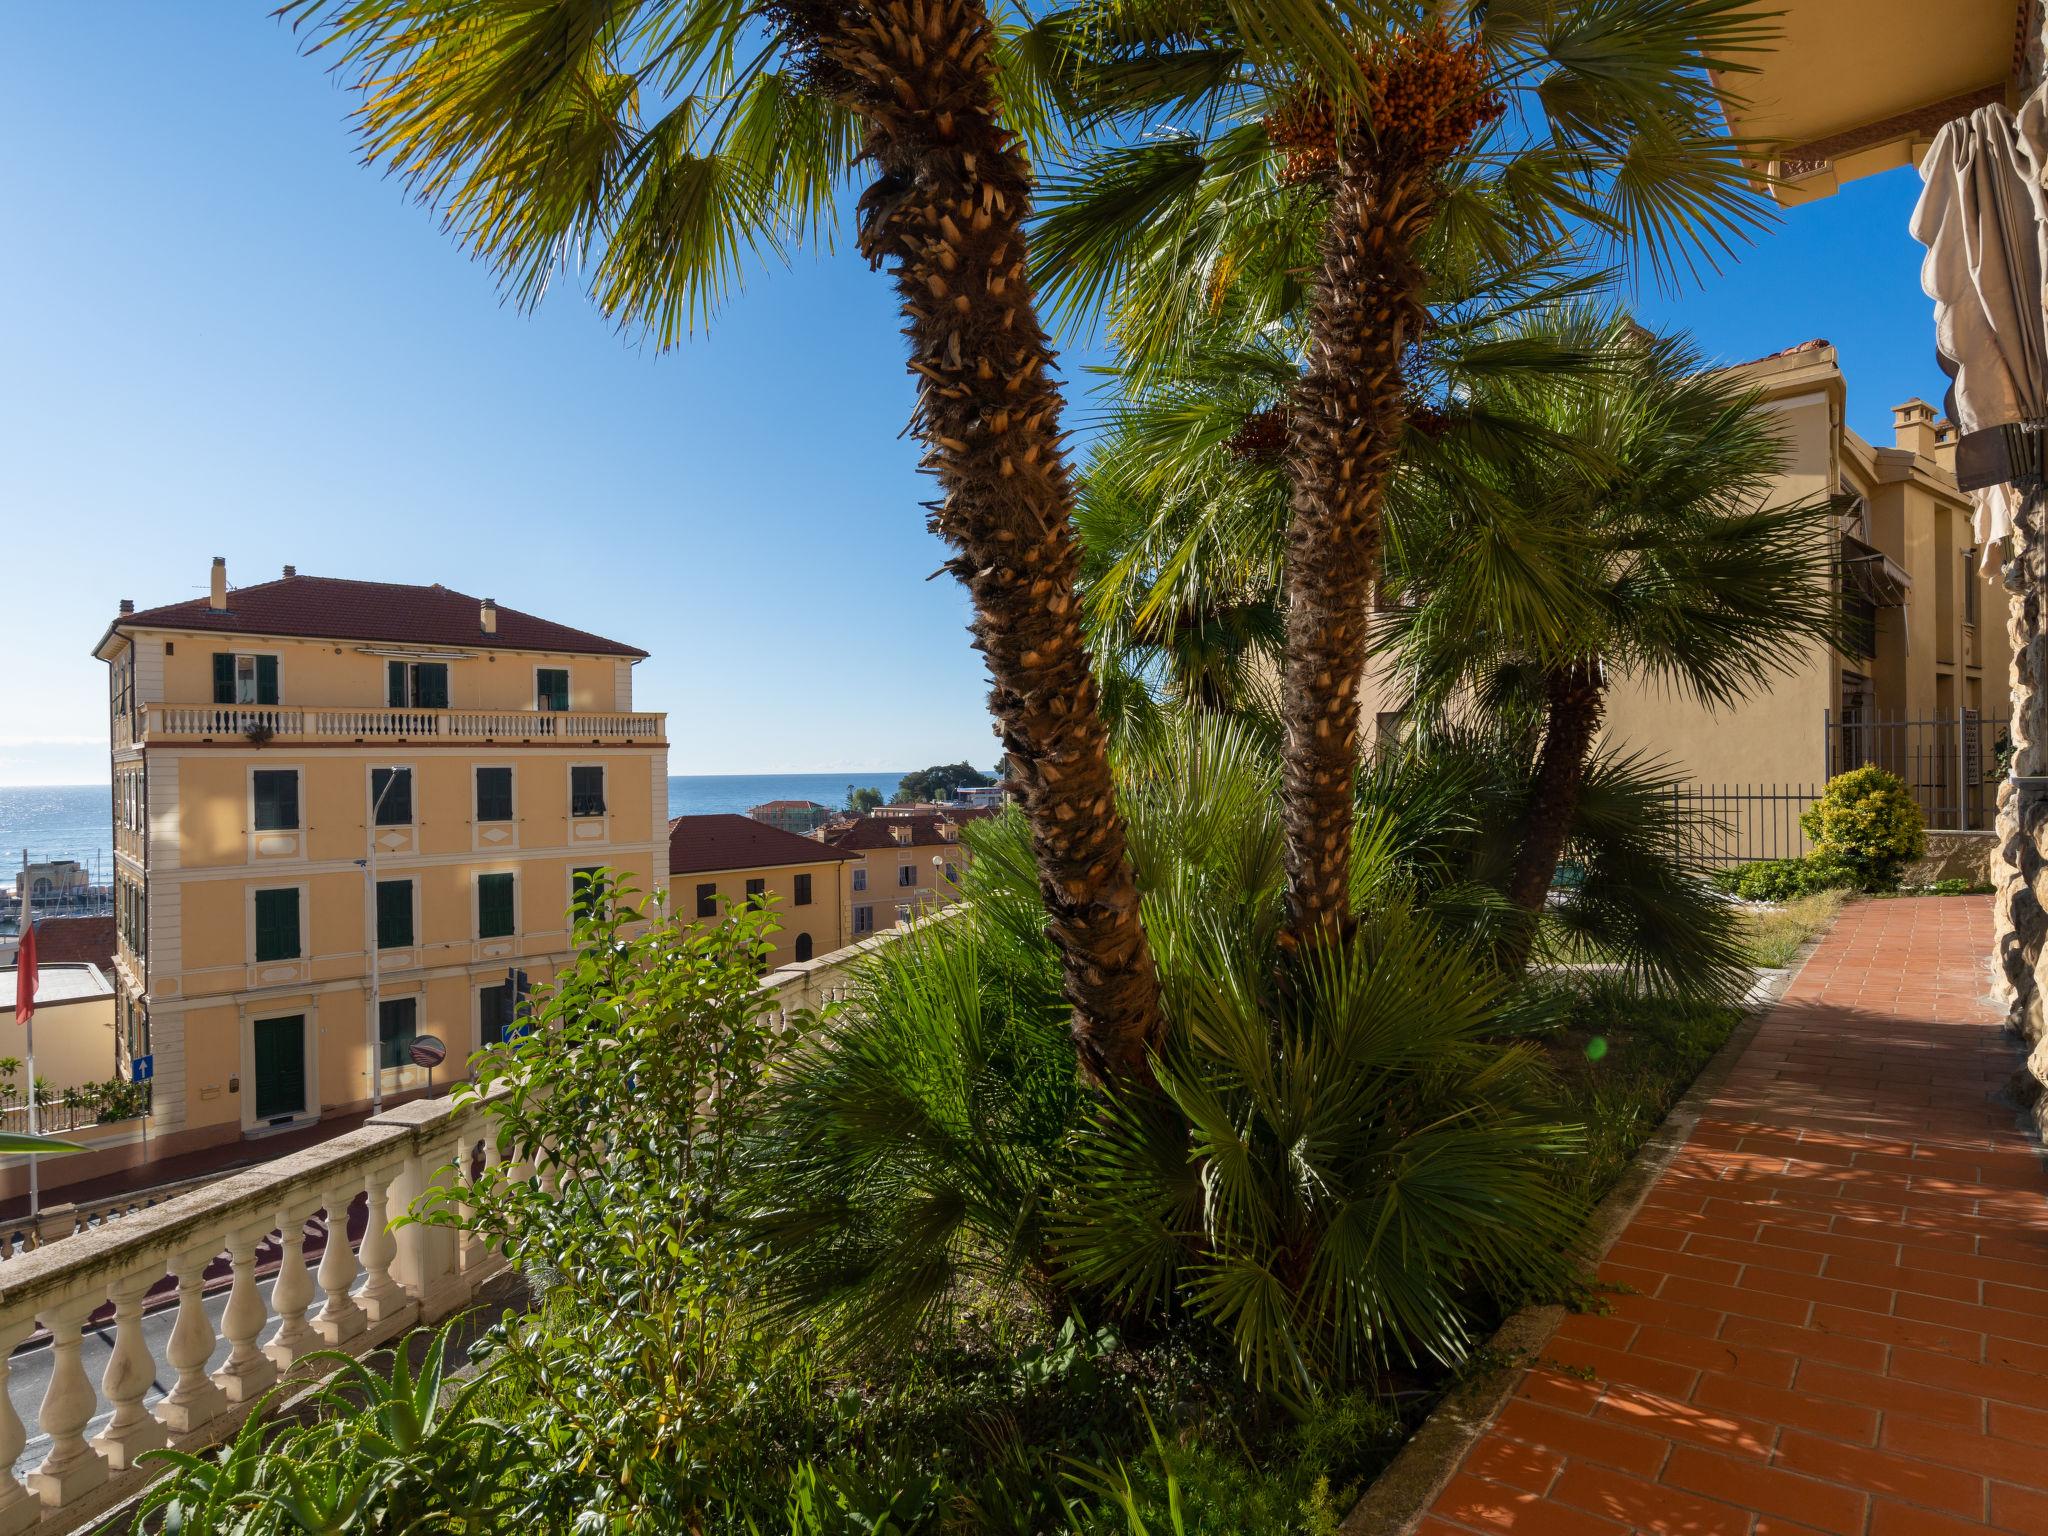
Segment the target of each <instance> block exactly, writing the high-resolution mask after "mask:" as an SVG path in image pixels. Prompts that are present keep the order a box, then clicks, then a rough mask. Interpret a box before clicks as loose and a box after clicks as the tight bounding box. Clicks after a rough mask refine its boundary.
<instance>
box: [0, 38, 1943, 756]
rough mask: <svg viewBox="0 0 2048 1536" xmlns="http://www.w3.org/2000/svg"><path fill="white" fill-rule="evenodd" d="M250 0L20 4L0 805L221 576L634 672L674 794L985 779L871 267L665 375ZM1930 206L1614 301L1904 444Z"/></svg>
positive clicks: (1922, 384)
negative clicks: (346, 593) (1811, 361)
mask: <svg viewBox="0 0 2048 1536" xmlns="http://www.w3.org/2000/svg"><path fill="white" fill-rule="evenodd" d="M267 10H268V5H267V4H265V3H257V4H252V5H249V6H247V7H240V8H237V7H230V6H226V5H209V6H204V7H184V6H166V5H162V4H149V3H116V0H101V3H98V4H95V5H93V6H90V7H78V6H30V7H23V8H20V9H18V10H17V11H16V12H14V13H13V14H12V15H10V18H9V27H10V32H9V36H10V49H9V53H10V58H11V60H12V62H13V64H14V68H13V69H12V70H10V72H9V75H10V78H9V81H8V89H7V90H6V91H5V92H0V145H5V146H6V150H5V152H4V153H0V208H4V209H6V211H7V212H6V229H7V238H6V239H5V240H0V571H4V572H5V574H6V578H7V579H6V583H5V588H6V591H7V594H8V602H7V604H6V610H7V620H6V622H5V630H4V632H5V633H6V635H7V638H6V639H5V640H4V641H0V656H5V657H7V658H8V659H9V665H8V666H7V669H6V671H7V676H8V678H9V679H10V688H9V692H8V698H7V701H6V707H5V713H4V714H0V784H53V783H86V782H93V781H98V780H103V779H104V777H105V774H106V747H105V742H106V713H105V693H104V683H103V680H102V672H103V669H102V667H101V665H100V664H99V663H98V662H95V661H93V660H92V659H91V657H90V655H89V652H90V649H91V647H92V645H93V643H94V641H96V640H97V639H98V637H99V635H100V633H101V631H102V629H103V628H104V626H105V624H106V621H107V618H108V616H109V615H110V614H111V613H112V611H113V609H114V605H115V603H116V601H117V600H118V599H120V598H122V597H132V598H134V599H136V600H137V602H138V603H139V604H141V605H143V606H148V605H151V604H155V603H160V602H171V601H176V600H179V599H181V598H186V597H191V596H194V595H196V594H198V593H199V592H201V591H203V590H204V585H205V581H206V567H207V562H208V560H209V558H210V557H211V556H213V555H216V554H220V555H225V556H226V557H227V559H228V569H229V573H230V575H231V577H232V578H233V579H235V580H236V581H238V582H253V581H257V580H264V579H268V578H270V577H272V576H275V575H276V574H277V573H278V570H279V568H280V567H281V566H282V565H284V564H285V563H287V562H289V563H292V564H296V565H297V566H298V567H299V569H300V570H302V571H307V572H314V573H318V574H323V575H337V576H356V577H363V578H370V579H384V580H391V579H397V580H418V581H439V582H442V583H444V584H446V585H448V586H451V587H456V588H459V589H461V590H464V591H468V592H473V593H476V594H478V595H485V594H488V595H491V596H495V597H497V598H498V599H499V600H500V601H501V602H504V603H507V604H510V605H512V606H514V607H520V608H526V609H530V610H533V611H537V612H540V613H543V614H545V615H546V616H548V617H550V618H554V619H559V620H561V621H563V622H566V623H570V624H576V625H579V626H582V627H585V628H589V629H593V630H596V631H598V632H600V633H604V634H609V635H612V636H614V637H616V638H619V639H622V640H626V641H630V642H632V643H634V644H637V645H640V646H642V647H643V648H645V649H646V650H648V651H650V652H652V653H653V659H652V660H651V661H649V662H647V663H645V664H643V666H642V667H641V670H640V674H639V702H640V705H641V707H642V708H646V709H661V710H666V711H668V713H669V716H670V730H669V734H670V738H671V740H672V742H673V743H674V745H673V748H672V750H671V754H670V764H671V769H672V771H674V772H677V773H738V772H771V771H803V770H836V769H903V768H910V767H915V766H921V765H923V764H926V763H929V762H936V761H950V760H954V759H957V758H960V757H962V756H966V757H969V758H971V759H972V760H974V761H976V762H980V763H984V764H985V763H987V762H990V761H992V760H993V759H994V757H995V756H996V754H997V752H998V750H999V749H998V747H997V744H996V742H995V740H994V738H993V736H992V734H991V732H990V728H989V723H988V719H987V716H986V713H985V709H984V703H983V700H984V695H985V692H986V684H985V682H984V679H983V676H982V672H981V667H980V659H979V656H978V655H977V654H976V653H975V652H972V651H970V650H969V649H968V645H967V635H966V632H965V625H966V620H967V608H966V603H965V601H964V599H963V598H962V596H961V594H960V592H959V590H958V588H957V587H956V585H955V584H954V583H953V582H952V580H951V579H950V578H947V577H942V578H940V579H939V580H937V581H927V580H926V579H925V578H926V577H927V576H928V575H929V574H930V573H931V572H932V571H934V570H936V569H937V568H938V566H939V563H940V561H941V560H942V559H943V558H944V550H943V548H942V547H941V546H940V544H939V543H938V541H936V540H935V539H933V538H932V537H931V536H930V535H929V534H928V533H926V532H925V530H924V514H923V512H922V510H921V509H920V508H919V506H918V502H919V501H920V500H921V499H922V498H924V497H925V496H927V495H929V494H930V492H929V490H928V489H927V487H926V484H925V482H924V481H923V480H922V479H921V477H919V476H918V474H917V473H916V452H915V449H914V447H913V446H912V445H911V444H910V443H909V442H907V441H905V440H902V439H901V438H900V437H899V433H900V432H901V430H902V428H903V424H904V422H905V420H906V419H907V416H908V413H909V410H910V404H911V390H910V387H909V383H908V381H907V377H906V375H905V373H904V370H903V367H902V364H901V361H900V359H901V356H902V342H901V339H900V337H899V335H898V323H899V322H898V320H897V319H896V316H895V315H894V313H893V311H892V305H891V302H890V295H889V290H888V285H887V283H886V281H885V280H884V279H883V278H882V277H880V276H878V275H876V274H872V273H870V272H869V271H868V270H867V269H866V266H865V264H863V263H862V262H860V261H859V260H858V259H857V258H854V257H852V256H850V255H848V254H846V253H845V252H844V251H842V252H841V253H840V254H838V255H836V256H813V255H809V254H805V255H800V256H799V257H798V258H797V260H796V262H795V264H794V265H793V266H792V267H790V268H788V269H777V270H774V271H771V272H763V273H761V274H759V275H757V276H755V277H754V278H752V279H751V280H750V281H749V283H748V286H747V290H746V292H745V293H743V294H741V295H739V296H738V297H737V298H736V299H735V300H734V302H733V303H732V304H731V305H730V306H729V307H728V308H727V310H726V312H725V313H724V314H723V315H722V316H720V317H719V319H718V320H717V321H716V322H715V324H714V326H713V328H712V330H711V332H710V334H709V335H707V336H700V337H699V338H698V339H696V340H695V341H693V342H691V343H690V344H689V345H687V346H685V347H683V348H680V349H678V350H676V351H674V352H671V353H668V354H666V355H658V354H656V353H655V352H653V351H652V350H651V349H647V348H644V347H641V346H638V345H636V344H634V343H633V342H632V341H630V340H629V339H625V338H621V337H620V336H619V335H618V334H617V333H616V332H615V331H614V330H613V328H612V327H611V326H610V325H609V324H608V323H607V322H606V321H605V320H604V319H603V318H602V317H600V316H598V315H597V314H595V313H594V312H593V311H592V310H591V308H590V306H589V305H588V304H587V303H586V302H585V301H584V300H583V298H582V297H581V295H580V294H579V293H578V292H577V291H576V290H575V289H574V288H573V286H571V287H564V288H563V289H561V290H560V291H558V292H557V293H556V294H555V295H553V296H552V297H551V298H550V299H549V300H548V301H547V302H546V303H545V304H544V305H542V306H541V308H540V310H539V311H538V312H537V313H535V314H532V315H524V314H521V313H519V312H518V311H516V310H514V309H511V308H509V307H507V306H506V305H504V304H502V303H501V302H500V300H499V298H498V295H497V292H496V290H495V288H494V286H493V284H492V281H491V278H490V275H489V273H488V272H486V271H485V270H484V269H482V268H480V267H478V266H476V265H475V264H473V263H472V262H470V261H469V260H467V259H466V258H465V257H464V256H463V255H462V254H461V253H460V252H459V251H458V250H457V249H456V248H455V246H454V245H453V244H452V243H451V242H450V241H449V240H448V239H447V238H446V237H444V236H443V235H442V234H441V232H440V231H439V229H438V228H437V227H436V224H435V222H434V220H433V219H432V218H431V217H430V216H429V215H427V214H426V213H424V212H423V211H422V210H421V209H419V208H418V207H417V206H416V205H414V204H412V203H411V202H409V201H408V200H407V198H406V197H405V195H404V193H403V191H402V190H401V189H400V188H399V187H398V186H396V185H395V184H393V183H391V182H389V181H387V180H385V179H383V178H382V177H381V176H379V175H378V174H377V173H375V172H373V171H370V170H367V169H365V168H364V167H363V166H362V165H361V164H360V163H359V161H358V157H357V154H356V152H355V149H354V147H353V145H352V142H351V139H350V135H349V132H348V129H347V126H346V122H345V117H346V113H347V111H348V108H349V98H348V97H346V96H345V95H344V94H343V92H342V91H341V90H340V89H339V87H338V86H337V85H336V83H335V82H334V80H333V79H332V78H331V77H330V76H329V75H328V74H327V73H326V72H325V68H324V65H323V64H322V63H319V62H316V61H314V60H310V59H307V58H304V57H301V56H300V55H299V54H298V52H297V49H296V44H295V42H294V39H293V38H292V36H291V35H290V34H289V33H288V32H287V31H285V30H284V29H283V28H281V27H280V26H278V25H277V24H276V23H275V22H272V21H270V20H269V19H268V18H267V15H266V12H267ZM1918 186H1919V183H1918V181H1917V179H1916V178H1915V177H1914V176H1913V174H1912V173H1911V172H1910V171H1908V172H1894V173H1892V174H1891V175H1888V176H1885V177H1881V178H1878V179H1876V180H1873V181H1870V182H1866V183H1862V184H1858V185H1855V186H1851V187H1849V188H1848V189H1846V190H1845V191H1844V192H1843V193H1842V194H1841V195H1840V196H1838V197H1837V198H1835V199H1833V200H1832V201H1830V202H1827V203H1822V204H1818V205H1813V206H1809V207H1806V208H1801V209H1796V210H1794V211H1793V212H1792V213H1791V214H1790V215H1789V216H1788V217H1787V218H1786V219H1785V220H1784V221H1783V222H1782V223H1781V224H1780V225H1779V226H1778V227H1777V228H1776V229H1774V230H1772V231H1770V232H1768V233H1767V234H1765V235H1764V236H1763V237H1761V239H1760V240H1759V242H1758V243H1757V244H1756V245H1754V246H1752V247H1751V248H1749V249H1748V250H1747V251H1746V252H1745V253H1744V255H1743V258H1742V260H1741V261H1740V263H1739V264H1736V265H1734V266H1732V267H1730V268H1729V270H1727V271H1726V272H1724V273H1723V274H1721V275H1720V276H1718V277H1712V278H1709V279H1708V280H1707V281H1706V282H1705V283H1704V284H1703V285H1700V286H1698V287H1694V288H1691V289H1688V290H1687V291H1685V292H1683V293H1680V294H1676V295H1660V294H1651V293H1646V294H1644V295H1642V296H1640V298H1639V300H1638V309H1639V313H1640V314H1641V315H1642V317H1643V318H1644V319H1645V321H1647V322H1648V323H1651V324H1653V325H1658V326H1672V325H1684V326H1689V327H1690V328H1691V329H1692V330H1693V331H1694V332H1695V333H1696V334H1697V335H1698V337H1699V339H1700V341H1701V344H1702V345H1703V346H1704V348H1705V349H1706V350H1707V352H1708V353H1709V354H1710V355H1712V356H1715V357H1717V358H1722V359H1726V360H1730V361H1734V360H1739V359H1742V358H1747V357H1753V356H1757V355H1760V354H1762V353H1765V352H1770V351H1775V350H1777V349H1778V348H1780V347H1784V346H1789V345H1791V344H1793V343H1795V342H1799V341H1803V340H1806V339H1807V338H1809V337H1813V336H1825V337H1828V338H1829V339H1830V340H1832V341H1834V342H1835V343H1836V344H1837V345H1838V346H1840V347H1841V349H1842V354H1843V362H1844V366H1845V368H1846V370H1847V371H1848V374H1849V380H1850V395H1849V410H1850V421H1851V425H1853V426H1854V427H1856V429H1857V430H1859V431H1861V432H1862V433H1864V435H1866V436H1870V437H1874V438H1877V439H1878V440H1880V441H1889V434H1890V414H1889V408H1890V407H1891V406H1892V405H1893V404H1894V403H1896V402H1897V401H1899V400H1902V399H1904V398H1906V397H1907V396H1909V395H1912V394H1916V393H1917V394H1922V395H1925V396H1926V397H1927V398H1929V399H1935V400H1938V399H1939V391H1940V389H1941V387H1942V383H1943V381H1942V378H1941V375H1940V373H1939V372H1938V370H1937V369H1936V368H1935V366H1934V362H1933V355H1932V346H1931V322H1930V319H1929V313H1928V305H1927V301H1926V300H1925V299H1924V298H1923V297H1922V296H1921V294H1920V292H1919V286H1918V270H1919V255H1918V247H1917V246H1915V245H1914V244H1913V242H1912V240H1911V239H1910V238H1909V237H1908V236H1907V234H1906V232H1905V231H1906V219H1907V216H1908V214H1909V212H1910V210H1911V207H1912V203H1913V199H1914V197H1915V195H1916V193H1917V190H1918ZM1070 373H1071V374H1072V376H1073V377H1074V378H1075V379H1076V380H1077V382H1079V383H1081V384H1083V385H1085V375H1084V374H1083V373H1082V371H1081V359H1080V358H1079V357H1076V358H1074V359H1073V360H1072V363H1071V366H1070ZM1077 392H1078V391H1077Z"/></svg>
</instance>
